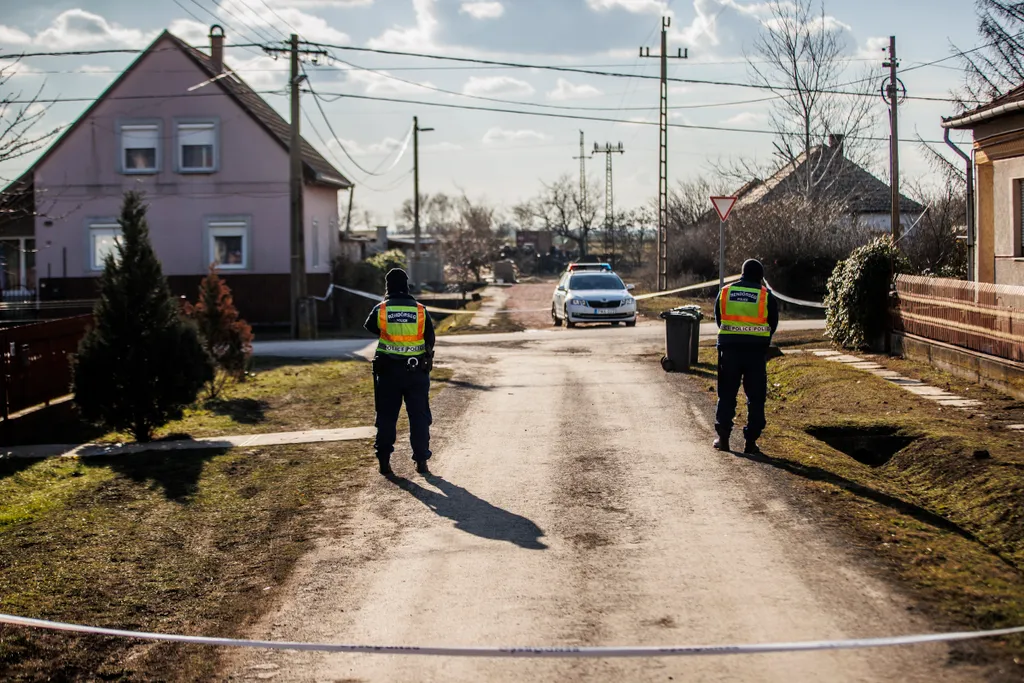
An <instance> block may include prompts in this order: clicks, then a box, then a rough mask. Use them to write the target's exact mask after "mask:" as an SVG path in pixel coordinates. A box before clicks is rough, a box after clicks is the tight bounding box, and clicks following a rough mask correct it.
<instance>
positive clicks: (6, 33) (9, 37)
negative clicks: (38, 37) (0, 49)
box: [0, 24, 32, 45]
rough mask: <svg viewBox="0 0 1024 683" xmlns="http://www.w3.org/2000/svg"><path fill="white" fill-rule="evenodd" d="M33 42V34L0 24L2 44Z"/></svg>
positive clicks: (0, 43)
mask: <svg viewBox="0 0 1024 683" xmlns="http://www.w3.org/2000/svg"><path fill="white" fill-rule="evenodd" d="M31 42H32V36H30V35H29V34H27V33H25V32H24V31H21V30H19V29H16V28H14V27H13V26H4V25H3V24H0V45H28V44H29V43H31Z"/></svg>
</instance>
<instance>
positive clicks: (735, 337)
mask: <svg viewBox="0 0 1024 683" xmlns="http://www.w3.org/2000/svg"><path fill="white" fill-rule="evenodd" d="M733 284H735V285H739V286H740V287H750V288H751V289H760V288H761V286H762V285H761V283H760V282H752V281H750V280H740V281H739V282H734V283H733ZM715 324H716V325H718V327H719V329H721V327H722V293H721V292H719V293H718V296H717V297H715ZM768 325H769V327H771V328H772V334H773V335H774V334H775V330H776V329H777V328H778V326H779V302H778V300H777V299H776V298H775V295H774V294H772V290H770V289H769V290H768ZM771 344H772V340H771V337H768V338H765V337H755V336H752V335H746V334H720V335H718V348H720V349H735V348H766V347H768V346H771Z"/></svg>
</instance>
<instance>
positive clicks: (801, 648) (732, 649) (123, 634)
mask: <svg viewBox="0 0 1024 683" xmlns="http://www.w3.org/2000/svg"><path fill="white" fill-rule="evenodd" d="M0 623H2V624H10V625H12V626H26V627H31V628H41V629H47V630H51V631H70V632H74V633H88V634H94V635H103V636H115V637H120V638H138V639H140V640H155V641H163V642H172V643H190V644H193V645H213V646H218V647H247V648H258V649H264V650H304V651H313V652H338V653H350V654H378V655H381V654H385V655H420V656H434V657H489V658H498V657H505V658H516V659H543V658H558V659H572V658H602V659H608V658H621V657H688V656H697V655H752V654H767V653H771V652H815V651H821V650H855V649H863V648H872V647H894V646H897V645H922V644H925V643H946V642H951V641H957V640H974V639H978V638H998V637H1001V636H1010V635H1015V634H1021V633H1024V626H1018V627H1015V628H1002V629H993V630H989V631H959V632H954V633H926V634H922V635H911V636H892V637H886V638H854V639H850V640H806V641H799V642H793V643H763V644H761V643H755V644H748V645H682V646H679V647H658V646H650V647H642V646H641V647H574V646H567V647H530V646H527V647H418V646H414V645H344V644H333V643H297V642H288V641H279V640H243V639H238V638H207V637H204V636H186V635H178V634H171V633H148V632H145V631H125V630H121V629H116V628H102V627H99V626H82V625H79V624H66V623H62V622H58V621H46V620H43V619H29V618H27V617H18V616H14V615H11V614H0Z"/></svg>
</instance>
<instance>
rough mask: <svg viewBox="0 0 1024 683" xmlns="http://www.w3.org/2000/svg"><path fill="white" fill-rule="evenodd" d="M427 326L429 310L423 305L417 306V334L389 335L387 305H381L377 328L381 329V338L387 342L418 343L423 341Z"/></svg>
mask: <svg viewBox="0 0 1024 683" xmlns="http://www.w3.org/2000/svg"><path fill="white" fill-rule="evenodd" d="M426 325H427V309H425V308H423V305H422V304H416V334H388V311H387V304H383V303H382V304H381V305H380V309H379V311H378V313H377V327H379V328H380V338H381V339H383V340H384V341H386V342H399V343H402V342H418V341H421V340H422V339H423V333H424V331H425V330H426Z"/></svg>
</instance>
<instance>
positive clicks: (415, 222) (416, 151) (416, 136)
mask: <svg viewBox="0 0 1024 683" xmlns="http://www.w3.org/2000/svg"><path fill="white" fill-rule="evenodd" d="M432 130H434V129H433V128H420V117H418V116H414V117H412V191H413V199H412V206H413V219H412V234H413V248H412V255H413V256H412V258H413V266H412V269H411V270H412V273H410V275H412V280H413V283H414V284H419V277H420V273H419V267H420V132H421V131H422V132H424V133H426V132H429V131H432Z"/></svg>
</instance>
